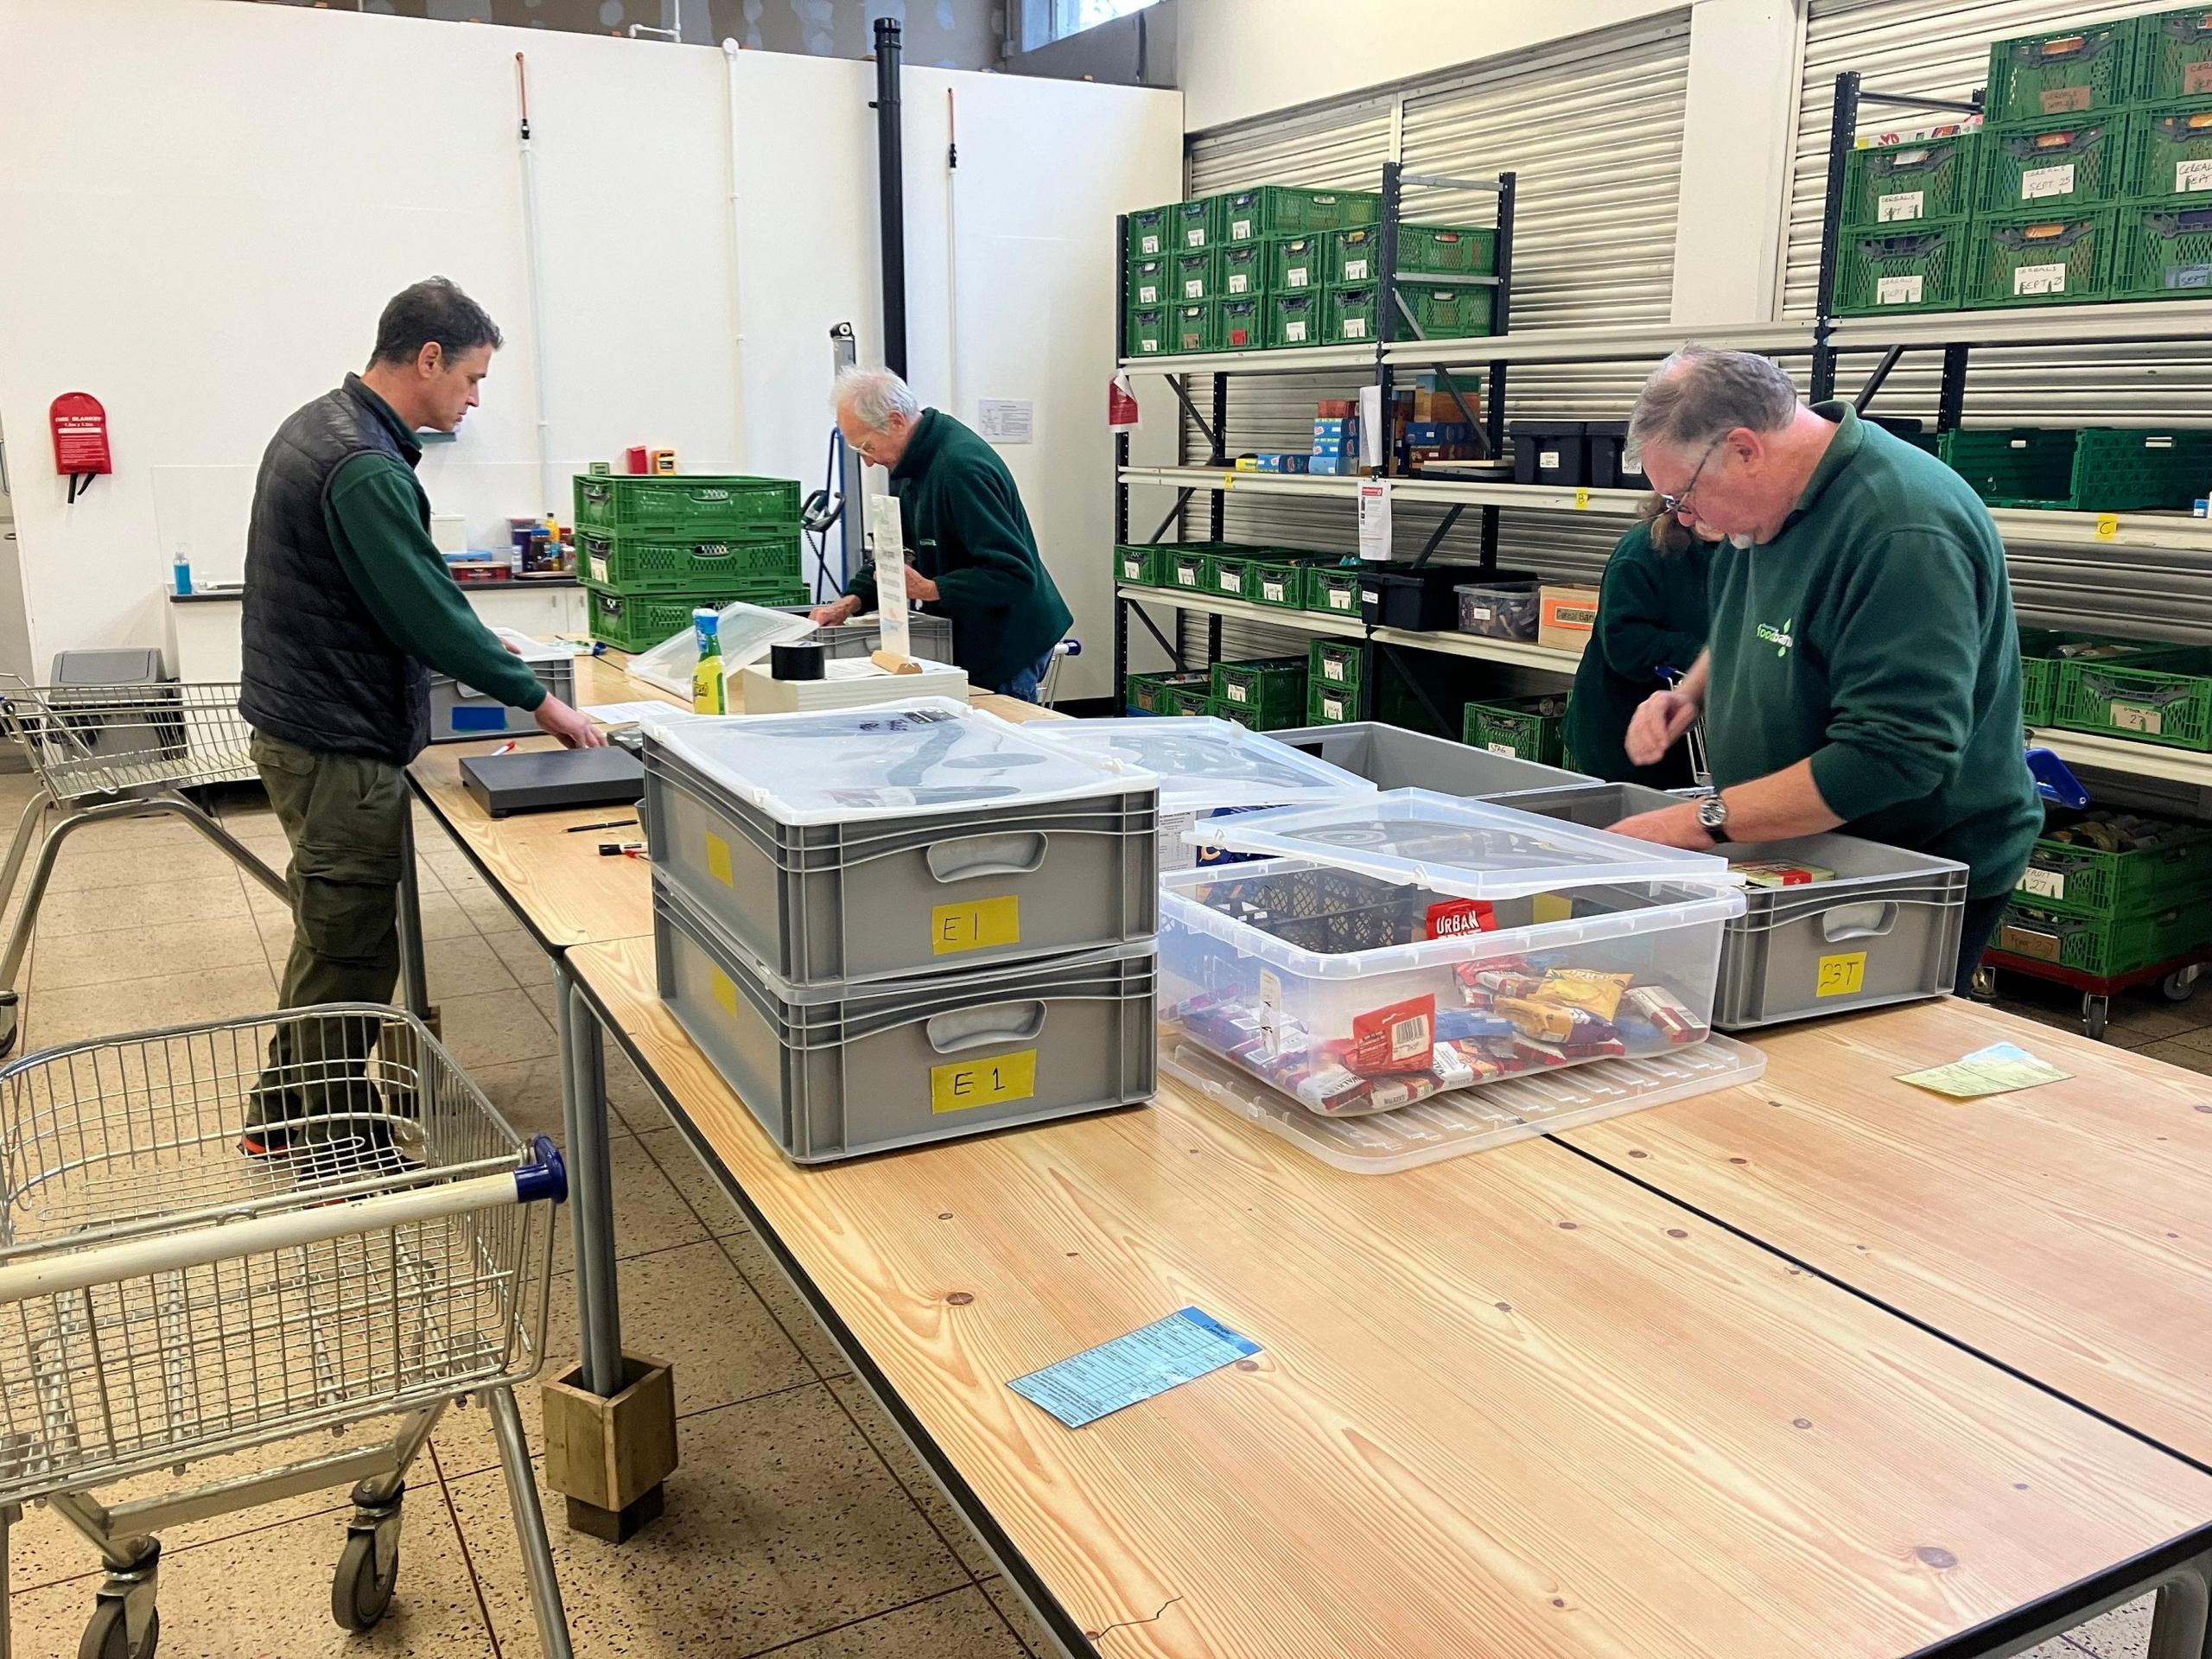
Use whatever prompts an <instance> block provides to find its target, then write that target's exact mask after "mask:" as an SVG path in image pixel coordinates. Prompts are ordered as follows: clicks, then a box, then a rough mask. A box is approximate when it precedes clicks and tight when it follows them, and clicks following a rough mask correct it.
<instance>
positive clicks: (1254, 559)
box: [1212, 547, 1333, 611]
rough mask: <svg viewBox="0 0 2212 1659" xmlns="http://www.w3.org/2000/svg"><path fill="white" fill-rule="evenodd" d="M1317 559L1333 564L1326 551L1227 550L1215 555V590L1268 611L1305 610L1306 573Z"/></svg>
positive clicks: (1279, 549)
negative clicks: (1316, 552) (1317, 552)
mask: <svg viewBox="0 0 2212 1659" xmlns="http://www.w3.org/2000/svg"><path fill="white" fill-rule="evenodd" d="M1317 561H1322V562H1327V563H1333V560H1332V559H1330V557H1329V556H1327V555H1325V554H1315V553H1300V552H1297V551H1295V550H1292V549H1289V548H1281V547H1254V548H1241V549H1236V550H1224V551H1222V552H1220V553H1217V555H1216V556H1215V557H1214V561H1213V566H1212V584H1213V585H1212V591H1213V592H1215V593H1216V594H1219V595H1220V596H1221V597H1222V598H1224V599H1241V600H1243V601H1244V602H1245V603H1246V604H1248V605H1259V606H1263V607H1266V608H1268V609H1269V610H1275V611H1296V610H1303V609H1304V608H1305V606H1306V571H1307V570H1308V569H1310V568H1312V566H1313V564H1314V563H1316V562H1317Z"/></svg>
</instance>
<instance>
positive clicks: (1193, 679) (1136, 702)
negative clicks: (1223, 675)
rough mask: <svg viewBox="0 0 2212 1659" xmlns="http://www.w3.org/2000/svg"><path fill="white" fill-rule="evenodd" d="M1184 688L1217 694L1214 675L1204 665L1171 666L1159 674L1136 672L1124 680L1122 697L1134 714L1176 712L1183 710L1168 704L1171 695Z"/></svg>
mask: <svg viewBox="0 0 2212 1659" xmlns="http://www.w3.org/2000/svg"><path fill="white" fill-rule="evenodd" d="M1180 691H1196V692H1197V693H1198V695H1199V696H1201V697H1211V696H1213V676H1212V675H1211V674H1210V673H1208V672H1207V671H1205V669H1203V668H1184V669H1170V670H1168V671H1166V672H1165V673H1159V674H1132V675H1130V676H1129V677H1128V679H1127V680H1126V681H1124V682H1123V683H1122V702H1123V704H1124V706H1126V707H1127V708H1128V710H1129V711H1130V712H1131V713H1132V714H1138V715H1172V714H1179V713H1181V712H1182V711H1181V710H1180V709H1172V708H1170V707H1169V706H1168V701H1169V698H1170V697H1171V696H1173V694H1175V693H1177V692H1180Z"/></svg>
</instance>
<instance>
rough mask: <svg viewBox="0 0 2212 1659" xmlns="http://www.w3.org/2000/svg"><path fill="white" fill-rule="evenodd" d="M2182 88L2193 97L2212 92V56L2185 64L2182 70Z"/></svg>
mask: <svg viewBox="0 0 2212 1659" xmlns="http://www.w3.org/2000/svg"><path fill="white" fill-rule="evenodd" d="M2181 89H2182V91H2183V92H2186V93H2188V94H2189V96H2190V97H2191V98H2196V97H2199V96H2201V95H2202V94H2203V93H2205V92H2212V58H2206V59H2200V60H2198V61H2196V62H2195V63H2192V64H2189V65H2186V66H2184V67H2183V69H2182V72H2181Z"/></svg>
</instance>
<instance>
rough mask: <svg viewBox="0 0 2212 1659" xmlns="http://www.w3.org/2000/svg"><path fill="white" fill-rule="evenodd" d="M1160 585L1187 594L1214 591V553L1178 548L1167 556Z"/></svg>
mask: <svg viewBox="0 0 2212 1659" xmlns="http://www.w3.org/2000/svg"><path fill="white" fill-rule="evenodd" d="M1160 575H1161V581H1160V586H1161V587H1163V588H1175V589H1177V590H1178V591H1179V592H1182V593H1185V594H1210V593H1211V592H1213V555H1212V554H1211V553H1205V552H1200V551H1199V550H1197V549H1195V548H1184V549H1178V550H1175V551H1173V552H1171V553H1169V554H1168V556H1167V565H1166V569H1164V570H1163V571H1162V572H1161V573H1160Z"/></svg>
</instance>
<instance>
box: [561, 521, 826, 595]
mask: <svg viewBox="0 0 2212 1659" xmlns="http://www.w3.org/2000/svg"><path fill="white" fill-rule="evenodd" d="M576 565H577V573H578V574H579V575H581V576H582V577H583V578H584V579H585V580H586V581H588V582H591V583H592V584H593V585H594V587H597V588H602V589H604V590H606V591H607V592H609V593H617V594H720V593H728V592H730V591H732V590H733V589H734V588H740V587H788V586H790V585H791V583H793V582H801V581H803V580H804V575H803V574H802V567H801V565H800V563H799V539H798V536H797V534H795V533H794V534H792V535H790V536H772V537H760V538H753V539H746V540H741V541H709V540H703V539H702V540H697V541H674V540H668V539H664V538H660V537H640V536H627V535H624V534H622V533H621V532H620V531H607V530H579V531H576Z"/></svg>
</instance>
